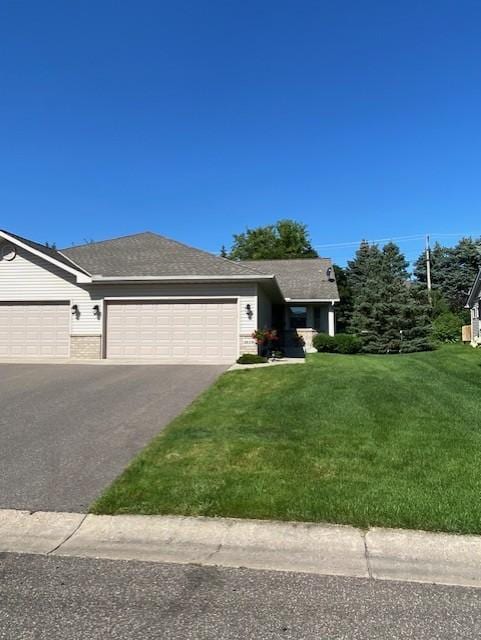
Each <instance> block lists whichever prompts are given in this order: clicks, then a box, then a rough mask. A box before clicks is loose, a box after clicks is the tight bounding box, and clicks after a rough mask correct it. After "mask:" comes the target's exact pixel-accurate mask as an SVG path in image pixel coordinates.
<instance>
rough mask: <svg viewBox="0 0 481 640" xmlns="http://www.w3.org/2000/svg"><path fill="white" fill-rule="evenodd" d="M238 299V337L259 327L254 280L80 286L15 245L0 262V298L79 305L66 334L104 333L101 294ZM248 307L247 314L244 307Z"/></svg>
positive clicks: (65, 274)
mask: <svg viewBox="0 0 481 640" xmlns="http://www.w3.org/2000/svg"><path fill="white" fill-rule="evenodd" d="M155 297H160V298H162V297H184V298H197V297H200V298H204V297H205V298H208V297H210V298H213V297H224V298H228V297H235V298H239V304H238V309H239V324H238V331H239V334H240V336H241V340H242V337H246V336H248V337H249V338H250V335H251V334H252V332H253V331H254V330H255V329H256V327H257V287H256V284H250V283H243V282H234V283H199V284H195V283H193V284H128V285H126V284H123V285H116V284H102V285H79V284H77V283H76V282H75V278H74V276H71V275H70V274H68V273H67V272H65V271H63V270H62V269H59V268H57V267H55V266H54V265H51V264H49V263H48V262H46V261H45V260H43V259H42V258H38V257H36V256H33V255H32V254H30V253H28V252H26V251H24V250H23V249H19V250H18V253H17V256H16V258H15V259H14V260H13V261H11V262H8V261H4V260H0V301H10V302H13V301H35V302H42V301H53V300H59V301H66V302H69V303H70V304H71V305H74V304H76V305H78V308H79V313H78V314H76V315H72V314H69V322H70V333H71V335H75V336H96V335H97V336H98V335H102V332H103V325H104V318H103V313H101V314H100V317H98V316H97V315H96V313H95V312H94V310H93V307H94V305H95V304H99V305H100V308H101V310H102V311H103V299H104V298H127V299H135V298H144V299H149V298H155ZM248 304H249V305H250V306H251V313H250V314H249V313H248V311H247V308H246V307H247V305H248Z"/></svg>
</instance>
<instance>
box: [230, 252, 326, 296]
mask: <svg viewBox="0 0 481 640" xmlns="http://www.w3.org/2000/svg"><path fill="white" fill-rule="evenodd" d="M242 264H243V265H247V266H248V267H250V268H253V269H255V270H256V271H260V272H261V273H269V274H274V275H275V276H276V279H277V281H278V283H279V287H280V289H281V291H282V294H283V296H284V298H285V299H286V300H305V301H307V300H339V291H338V290H337V284H336V278H335V274H334V269H333V267H332V262H331V260H329V259H328V258H303V259H299V260H244V261H243V262H242ZM329 269H330V271H329Z"/></svg>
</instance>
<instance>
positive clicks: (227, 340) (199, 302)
mask: <svg viewBox="0 0 481 640" xmlns="http://www.w3.org/2000/svg"><path fill="white" fill-rule="evenodd" d="M338 300H339V296H338V292H337V286H336V283H335V279H334V272H333V269H332V265H331V263H330V261H329V260H325V259H316V260H310V259H309V260H289V261H287V260H279V261H255V262H243V263H241V262H232V261H230V260H226V259H224V258H219V257H217V256H214V255H212V254H210V253H206V252H205V251H200V250H198V249H193V248H192V247H188V246H187V245H184V244H181V243H179V242H175V241H173V240H169V239H167V238H164V237H163V236H160V235H157V234H155V233H139V234H136V235H131V236H126V237H122V238H116V239H113V240H106V241H103V242H94V243H89V244H85V245H82V246H77V247H71V248H68V249H63V250H61V251H60V250H59V251H58V250H56V249H52V248H49V247H46V246H44V245H41V244H38V243H36V242H32V241H31V240H27V239H25V238H21V237H19V236H17V235H14V234H12V233H10V232H7V231H0V357H57V358H68V357H71V358H109V359H122V358H123V359H128V358H140V359H155V360H159V361H165V362H172V363H175V362H193V363H194V362H212V363H229V362H233V361H234V360H235V359H236V358H237V357H238V356H239V355H240V354H242V353H256V352H257V345H256V343H255V341H254V340H253V338H252V333H253V332H254V331H255V330H256V329H261V328H266V327H271V326H272V325H273V324H275V325H276V326H277V327H278V328H279V329H280V330H286V331H287V332H288V331H289V330H294V329H297V330H298V331H299V332H300V333H302V332H305V333H306V334H307V336H308V339H307V341H306V342H309V340H310V336H311V334H312V333H313V332H314V331H326V332H327V331H328V332H329V333H331V334H334V331H335V323H334V304H335V303H336V302H337V301H338Z"/></svg>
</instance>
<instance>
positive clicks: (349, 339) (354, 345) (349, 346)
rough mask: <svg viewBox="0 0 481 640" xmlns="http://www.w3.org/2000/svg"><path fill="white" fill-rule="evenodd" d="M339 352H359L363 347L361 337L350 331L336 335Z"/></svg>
mask: <svg viewBox="0 0 481 640" xmlns="http://www.w3.org/2000/svg"><path fill="white" fill-rule="evenodd" d="M334 342H335V345H336V352H337V353H359V351H361V348H362V342H361V339H360V338H358V337H357V336H353V335H351V334H349V333H339V334H338V335H337V336H334Z"/></svg>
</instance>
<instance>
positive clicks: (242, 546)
mask: <svg viewBox="0 0 481 640" xmlns="http://www.w3.org/2000/svg"><path fill="white" fill-rule="evenodd" d="M0 552H15V553H32V554H47V555H56V556H72V557H80V558H103V559H111V560H143V561H150V562H172V563H180V564H200V565H214V566H225V567H246V568H251V569H265V570H274V571H292V572H305V573H314V574H320V575H337V576H351V577H359V578H372V579H374V580H402V581H409V582H428V583H437V584H446V585H460V586H468V587H481V536H480V537H478V536H457V535H448V534H442V533H426V532H422V531H408V530H396V529H378V528H375V529H370V530H369V531H367V532H365V531H362V530H360V529H355V528H354V527H349V526H337V525H326V524H308V523H293V522H287V523H284V522H270V521H263V520H235V519H224V518H188V517H176V516H94V515H85V514H76V513H56V512H39V511H38V512H34V513H30V512H28V511H16V510H12V509H5V510H0Z"/></svg>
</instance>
